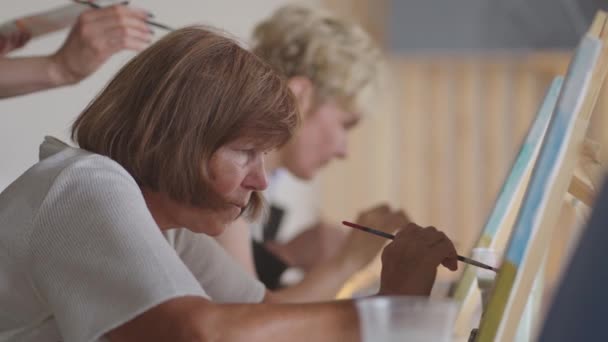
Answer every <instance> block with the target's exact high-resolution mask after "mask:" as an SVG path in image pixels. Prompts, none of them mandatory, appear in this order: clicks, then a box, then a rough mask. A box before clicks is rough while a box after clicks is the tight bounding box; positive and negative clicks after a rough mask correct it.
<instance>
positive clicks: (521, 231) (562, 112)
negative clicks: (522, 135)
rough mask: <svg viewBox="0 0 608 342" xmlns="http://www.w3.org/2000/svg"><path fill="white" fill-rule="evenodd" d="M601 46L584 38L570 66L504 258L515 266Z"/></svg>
mask: <svg viewBox="0 0 608 342" xmlns="http://www.w3.org/2000/svg"><path fill="white" fill-rule="evenodd" d="M601 47H602V44H601V42H600V41H599V40H598V39H594V38H590V37H585V38H584V39H583V40H582V42H581V46H580V47H579V48H578V49H577V53H576V55H575V57H574V59H573V61H572V64H571V66H570V68H569V71H568V75H567V77H566V81H565V82H564V86H563V89H562V92H561V94H560V96H559V99H558V102H557V107H556V108H555V113H556V114H555V115H554V116H553V118H551V122H550V123H549V127H548V128H547V133H546V135H545V140H544V142H543V145H542V147H541V151H540V154H539V156H538V159H537V163H536V165H535V166H534V171H533V173H532V178H531V179H530V183H529V185H528V189H527V191H526V195H525V197H524V200H523V202H522V207H521V210H520V213H519V216H518V218H517V221H516V223H515V226H514V231H513V235H512V239H511V242H510V244H509V248H508V250H507V254H506V257H507V259H508V260H509V261H511V262H512V263H513V264H515V265H517V266H519V265H521V262H522V259H523V256H524V253H525V251H526V250H527V247H528V243H529V241H530V238H531V237H532V234H533V233H534V231H535V230H536V229H537V228H538V224H539V222H540V220H541V217H542V212H543V208H544V207H545V206H546V204H547V201H548V199H549V191H550V189H551V186H552V185H553V180H554V178H555V175H556V174H557V172H558V171H559V170H558V168H556V167H555V166H556V165H561V164H562V159H563V158H564V157H565V152H566V149H567V147H568V144H569V142H570V136H571V133H572V130H573V128H574V124H575V122H576V115H575V114H576V113H577V112H578V110H579V109H580V106H581V104H582V99H583V93H584V91H585V90H586V88H587V85H588V83H589V80H590V77H591V69H592V66H593V65H595V63H596V61H597V58H598V56H599V53H600V50H601Z"/></svg>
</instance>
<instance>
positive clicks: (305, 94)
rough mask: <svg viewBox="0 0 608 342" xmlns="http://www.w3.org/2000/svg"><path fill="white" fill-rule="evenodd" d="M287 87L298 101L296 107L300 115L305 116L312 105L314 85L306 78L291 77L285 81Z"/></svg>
mask: <svg viewBox="0 0 608 342" xmlns="http://www.w3.org/2000/svg"><path fill="white" fill-rule="evenodd" d="M287 86H288V87H289V89H290V90H291V92H292V93H293V94H294V95H295V96H296V99H297V100H298V107H299V109H300V113H302V115H306V113H308V112H309V111H310V110H311V109H312V106H313V103H314V92H315V89H314V85H313V84H312V81H311V80H310V78H308V77H306V76H293V77H290V78H289V79H288V80H287Z"/></svg>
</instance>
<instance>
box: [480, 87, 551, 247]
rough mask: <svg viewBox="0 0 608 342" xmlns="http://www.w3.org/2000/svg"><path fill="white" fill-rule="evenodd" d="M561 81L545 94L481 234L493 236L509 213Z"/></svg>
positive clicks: (549, 114)
mask: <svg viewBox="0 0 608 342" xmlns="http://www.w3.org/2000/svg"><path fill="white" fill-rule="evenodd" d="M562 82H563V77H556V78H555V79H554V80H553V82H552V83H551V87H550V88H549V90H548V91H547V94H546V95H545V99H544V101H543V104H542V106H541V108H540V110H539V112H538V115H537V116H536V119H534V122H533V123H532V126H531V127H530V130H529V132H528V135H527V137H526V140H525V141H524V142H523V144H522V147H521V149H520V151H519V154H518V155H517V159H516V160H515V162H514V163H513V167H512V168H511V172H509V176H508V177H507V180H506V181H505V183H504V185H503V187H502V189H501V191H500V194H499V195H498V199H497V200H496V204H495V205H494V210H492V213H491V214H490V217H489V219H488V222H487V224H486V226H485V228H484V230H483V234H484V235H485V236H487V237H494V236H495V235H496V233H497V231H498V228H500V226H501V222H502V221H503V220H504V218H505V216H506V215H507V214H508V213H509V205H510V203H511V202H512V201H513V200H514V198H515V194H516V192H517V189H518V188H519V186H520V185H521V183H523V182H524V174H525V173H526V170H528V169H529V168H530V167H531V164H532V163H533V162H534V160H535V158H534V156H535V152H536V151H537V150H538V149H539V148H540V145H541V144H542V141H543V137H544V135H545V131H546V129H547V126H548V125H549V121H550V119H551V115H552V114H553V110H554V109H555V104H556V103H557V98H558V96H559V92H560V89H561V87H562Z"/></svg>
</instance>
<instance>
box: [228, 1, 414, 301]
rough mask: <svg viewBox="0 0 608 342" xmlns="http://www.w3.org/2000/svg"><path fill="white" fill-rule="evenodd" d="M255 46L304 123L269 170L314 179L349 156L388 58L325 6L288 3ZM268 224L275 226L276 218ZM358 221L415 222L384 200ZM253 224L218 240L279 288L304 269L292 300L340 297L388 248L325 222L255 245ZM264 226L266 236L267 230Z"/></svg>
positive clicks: (263, 27) (291, 290)
mask: <svg viewBox="0 0 608 342" xmlns="http://www.w3.org/2000/svg"><path fill="white" fill-rule="evenodd" d="M252 50H253V52H255V53H256V54H257V55H258V56H261V57H262V58H263V59H264V60H266V61H267V62H268V63H270V65H272V66H273V67H274V68H275V69H276V70H278V71H279V72H281V73H282V74H283V75H284V76H285V77H286V78H287V84H288V86H289V88H290V89H291V91H292V92H293V93H294V95H295V97H296V99H297V102H298V107H299V109H300V113H301V120H302V125H301V127H299V128H298V130H297V131H296V133H295V135H294V137H293V138H292V139H291V140H290V141H289V142H287V143H286V145H285V146H283V147H282V148H281V149H279V150H276V151H273V152H271V153H270V155H269V156H268V158H267V159H268V163H267V164H268V167H269V170H270V172H271V173H272V172H273V171H274V172H276V171H277V170H286V171H287V172H289V173H291V174H292V175H294V176H295V177H297V178H299V179H303V180H309V179H311V178H312V177H313V176H314V175H315V173H316V172H317V171H318V170H319V169H321V168H322V167H323V166H325V165H326V164H327V163H329V162H330V161H331V160H333V159H335V158H345V157H346V155H347V151H348V148H347V134H348V131H349V130H350V129H351V128H352V127H354V126H355V125H357V123H358V122H359V121H360V119H361V118H362V117H363V116H364V115H366V114H367V113H368V112H370V107H372V106H373V101H372V100H373V99H374V98H375V97H377V94H378V90H379V87H380V75H381V74H382V64H383V61H382V57H381V53H380V50H379V49H378V47H377V46H376V45H375V44H374V42H373V41H372V39H371V38H370V36H369V35H368V34H367V33H366V32H365V31H364V30H363V29H361V27H359V26H358V25H356V24H354V23H351V22H349V21H347V20H344V19H341V18H338V17H337V16H335V15H333V14H332V13H330V12H328V11H326V10H324V9H321V8H318V7H308V6H302V5H287V6H284V7H282V8H280V9H278V10H277V11H276V12H275V13H274V14H273V15H272V16H271V17H270V18H268V19H267V20H265V21H263V22H261V23H260V24H259V25H257V27H256V28H255V30H254V33H253V48H252ZM271 178H272V177H271ZM272 190H273V192H275V193H276V192H277V191H280V189H272ZM271 214H272V213H271ZM270 222H271V223H273V224H274V225H275V226H276V220H274V219H273V218H272V217H271V220H270ZM358 222H359V223H360V224H363V225H368V226H372V227H378V228H382V229H390V228H391V227H398V226H403V225H407V223H408V222H409V220H408V217H407V216H406V215H405V214H404V213H403V212H401V211H393V210H391V209H390V208H389V207H388V206H386V205H381V206H378V207H375V208H373V209H370V210H368V211H365V212H363V213H362V214H361V215H360V216H359V219H358ZM247 227H248V226H247V223H246V222H244V221H242V220H240V221H239V222H237V224H236V225H235V227H233V228H230V229H229V230H227V231H226V232H225V233H224V234H223V235H222V236H220V237H219V238H218V241H219V242H220V244H222V245H223V246H224V247H225V248H226V250H227V251H228V252H229V253H230V254H231V255H233V256H234V257H235V258H236V259H237V260H238V261H239V263H240V264H242V265H243V266H244V267H245V268H246V269H247V270H248V271H249V272H250V273H252V274H256V273H257V275H258V276H259V277H260V279H261V280H262V281H263V282H264V283H265V284H266V285H267V286H268V287H269V288H274V289H279V288H280V286H281V284H280V278H281V275H282V273H283V272H284V271H285V270H286V269H287V268H289V267H297V268H300V269H303V270H304V271H305V272H306V274H305V276H304V278H303V280H302V281H301V282H299V283H298V284H297V285H295V286H291V287H288V288H283V289H281V290H280V291H277V294H279V295H281V296H283V297H284V298H285V300H289V301H311V300H322V299H330V298H334V297H335V295H336V294H337V292H338V291H339V290H340V288H341V287H342V286H343V284H344V283H345V281H346V280H347V279H348V278H349V277H350V276H352V275H353V274H354V273H355V272H356V271H358V270H360V269H362V268H363V267H365V266H366V265H367V264H368V263H369V262H371V261H372V260H373V258H374V257H375V256H376V255H377V254H378V252H379V251H380V249H381V248H382V245H383V241H382V240H381V239H375V238H370V237H369V236H366V235H365V234H364V233H360V232H357V231H352V232H350V231H348V233H347V230H346V228H344V227H334V226H332V225H330V224H327V223H324V222H321V221H319V222H317V223H316V224H314V225H313V226H312V227H309V228H308V229H305V230H304V231H303V232H302V233H301V234H299V235H298V236H296V237H295V238H294V239H292V240H291V241H289V242H287V243H285V244H281V243H277V242H275V241H272V240H270V241H266V242H265V243H264V244H262V243H261V242H258V241H253V244H250V241H249V239H250V238H249V236H247V235H246V234H245V232H246V231H247V229H248V228H247ZM265 229H266V232H265V233H267V232H268V231H269V227H268V226H267V227H266V228H265ZM270 229H272V228H271V227H270ZM262 235H269V234H262ZM252 248H253V250H252Z"/></svg>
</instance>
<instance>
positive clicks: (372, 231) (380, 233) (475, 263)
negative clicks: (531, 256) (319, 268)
mask: <svg viewBox="0 0 608 342" xmlns="http://www.w3.org/2000/svg"><path fill="white" fill-rule="evenodd" d="M342 224H343V225H345V226H349V227H351V228H355V229H359V230H362V231H364V232H367V233H370V234H374V235H377V236H381V237H383V238H387V239H391V240H394V239H395V235H393V234H389V233H385V232H383V231H380V230H377V229H373V228H369V227H365V226H362V225H360V224H356V223H352V222H348V221H342ZM458 260H459V261H462V262H464V263H467V264H469V265H473V266H477V267H481V268H485V269H486V270H490V271H494V272H498V269H497V268H494V267H492V266H490V265H486V264H484V263H481V262H479V261H477V260H473V259H470V258H467V257H463V256H462V255H459V256H458Z"/></svg>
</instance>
